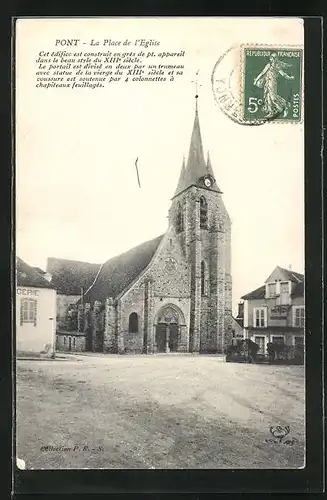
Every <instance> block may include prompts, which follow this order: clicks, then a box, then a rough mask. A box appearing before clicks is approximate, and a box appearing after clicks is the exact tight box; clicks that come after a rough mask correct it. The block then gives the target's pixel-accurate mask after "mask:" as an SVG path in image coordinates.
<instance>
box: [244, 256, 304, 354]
mask: <svg viewBox="0 0 327 500" xmlns="http://www.w3.org/2000/svg"><path fill="white" fill-rule="evenodd" d="M242 299H243V301H244V304H243V310H244V313H243V331H244V338H247V339H250V340H252V341H254V342H255V343H256V344H258V345H259V347H260V349H259V353H260V354H265V353H266V352H267V345H268V343H282V344H286V345H288V346H294V347H296V346H303V345H304V327H305V303H304V275H303V274H300V273H296V272H294V271H291V270H288V269H284V268H281V267H279V266H277V267H276V268H275V269H274V271H273V272H272V274H271V275H270V276H269V277H268V279H267V280H266V282H265V284H264V285H263V286H261V287H260V288H257V289H256V290H254V291H252V292H250V293H248V294H246V295H244V296H243V297H242Z"/></svg>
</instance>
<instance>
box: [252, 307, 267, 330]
mask: <svg viewBox="0 0 327 500" xmlns="http://www.w3.org/2000/svg"><path fill="white" fill-rule="evenodd" d="M253 326H254V327H256V328H264V327H266V326H267V309H266V308H265V307H260V308H254V309H253Z"/></svg>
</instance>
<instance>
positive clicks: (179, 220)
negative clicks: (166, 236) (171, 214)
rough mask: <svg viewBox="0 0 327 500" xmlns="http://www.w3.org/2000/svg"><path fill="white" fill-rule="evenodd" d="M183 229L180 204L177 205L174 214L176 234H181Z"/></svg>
mask: <svg viewBox="0 0 327 500" xmlns="http://www.w3.org/2000/svg"><path fill="white" fill-rule="evenodd" d="M183 229H184V220H183V211H182V207H181V205H180V203H178V205H177V212H176V232H177V233H181V232H182V231H183Z"/></svg>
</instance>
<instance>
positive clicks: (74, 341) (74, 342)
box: [73, 337, 76, 347]
mask: <svg viewBox="0 0 327 500" xmlns="http://www.w3.org/2000/svg"><path fill="white" fill-rule="evenodd" d="M73 346H74V347H75V346H76V338H75V337H74V338H73Z"/></svg>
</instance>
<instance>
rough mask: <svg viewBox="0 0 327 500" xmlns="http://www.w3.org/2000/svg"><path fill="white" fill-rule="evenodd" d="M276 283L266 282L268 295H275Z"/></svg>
mask: <svg viewBox="0 0 327 500" xmlns="http://www.w3.org/2000/svg"><path fill="white" fill-rule="evenodd" d="M276 288H277V287H276V283H269V284H268V297H275V296H276V292H277V289H276Z"/></svg>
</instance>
